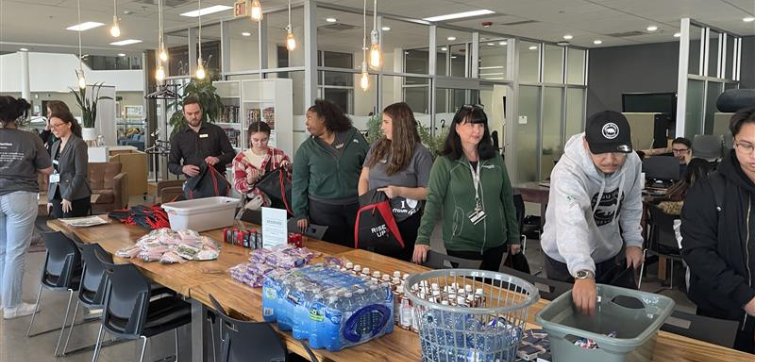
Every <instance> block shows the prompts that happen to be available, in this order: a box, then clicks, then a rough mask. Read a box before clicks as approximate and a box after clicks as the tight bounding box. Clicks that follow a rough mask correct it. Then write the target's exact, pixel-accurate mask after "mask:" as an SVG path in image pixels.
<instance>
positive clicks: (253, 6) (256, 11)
mask: <svg viewBox="0 0 767 362" xmlns="http://www.w3.org/2000/svg"><path fill="white" fill-rule="evenodd" d="M250 18H251V19H253V20H255V21H261V19H263V18H264V9H263V8H262V7H261V2H260V1H258V0H253V1H251V2H250Z"/></svg>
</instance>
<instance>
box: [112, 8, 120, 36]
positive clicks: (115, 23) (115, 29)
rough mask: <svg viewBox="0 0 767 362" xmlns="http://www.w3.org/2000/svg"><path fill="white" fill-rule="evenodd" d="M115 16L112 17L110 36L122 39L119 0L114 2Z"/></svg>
mask: <svg viewBox="0 0 767 362" xmlns="http://www.w3.org/2000/svg"><path fill="white" fill-rule="evenodd" d="M114 5H115V6H114V9H115V11H114V15H112V27H111V28H110V29H109V34H111V35H112V37H113V38H119V37H120V19H118V18H117V0H114Z"/></svg>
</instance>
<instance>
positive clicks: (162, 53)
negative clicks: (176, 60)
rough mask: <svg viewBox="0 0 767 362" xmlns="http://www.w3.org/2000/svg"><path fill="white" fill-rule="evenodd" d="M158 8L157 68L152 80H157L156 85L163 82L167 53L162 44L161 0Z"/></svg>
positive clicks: (163, 43)
mask: <svg viewBox="0 0 767 362" xmlns="http://www.w3.org/2000/svg"><path fill="white" fill-rule="evenodd" d="M157 7H158V14H159V21H158V23H157V25H158V29H157V45H158V48H157V68H155V71H154V79H155V80H157V82H158V83H162V82H164V81H165V66H164V65H163V63H164V62H166V61H168V51H167V50H166V49H165V42H163V36H162V33H163V25H162V18H163V16H162V0H159V1H158V2H157Z"/></svg>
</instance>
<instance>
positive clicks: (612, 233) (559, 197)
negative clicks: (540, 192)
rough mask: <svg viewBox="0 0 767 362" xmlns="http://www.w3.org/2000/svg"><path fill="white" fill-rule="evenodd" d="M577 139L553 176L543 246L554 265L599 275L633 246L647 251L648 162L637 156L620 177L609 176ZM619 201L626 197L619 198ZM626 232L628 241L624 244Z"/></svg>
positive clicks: (633, 155)
mask: <svg viewBox="0 0 767 362" xmlns="http://www.w3.org/2000/svg"><path fill="white" fill-rule="evenodd" d="M583 137H584V134H583V133H580V134H577V135H574V136H572V137H571V138H570V140H569V141H567V145H565V153H564V155H562V158H561V159H560V161H559V162H558V163H557V164H556V166H554V170H553V171H552V172H551V189H550V191H549V204H548V209H547V210H546V223H545V225H544V226H543V235H542V236H541V246H542V248H543V251H544V253H546V255H548V256H549V257H551V258H552V259H554V260H557V261H559V262H562V263H566V264H567V269H568V270H569V271H570V274H571V275H573V274H575V272H577V271H579V270H591V271H595V270H596V267H595V264H596V263H600V262H603V261H606V260H608V259H610V258H612V257H613V256H615V255H616V254H618V252H619V251H620V250H621V247H622V246H623V241H625V242H626V245H627V246H637V247H639V248H641V247H642V244H643V238H642V227H641V225H640V221H641V219H642V190H641V188H640V182H639V178H640V176H641V169H642V162H641V161H640V160H639V156H637V154H636V153H635V152H631V153H629V154H628V155H627V157H626V162H625V163H624V164H623V166H622V167H621V168H620V169H619V170H618V171H617V172H615V173H613V174H609V175H606V174H604V173H603V172H602V171H600V170H599V169H598V168H597V166H596V165H594V161H592V159H591V157H590V155H589V151H588V150H586V146H585V145H584V143H583ZM618 195H621V197H620V198H619V197H618ZM621 229H622V230H623V239H621Z"/></svg>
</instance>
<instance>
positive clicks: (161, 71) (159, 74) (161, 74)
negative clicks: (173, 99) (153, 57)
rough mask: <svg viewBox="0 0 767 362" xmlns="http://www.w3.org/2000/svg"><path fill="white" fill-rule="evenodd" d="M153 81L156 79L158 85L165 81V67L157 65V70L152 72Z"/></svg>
mask: <svg viewBox="0 0 767 362" xmlns="http://www.w3.org/2000/svg"><path fill="white" fill-rule="evenodd" d="M154 79H156V80H157V82H158V83H162V82H164V81H165V67H163V66H162V64H157V69H155V71H154Z"/></svg>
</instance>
